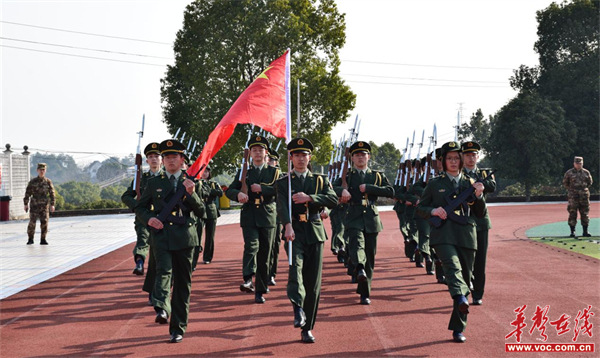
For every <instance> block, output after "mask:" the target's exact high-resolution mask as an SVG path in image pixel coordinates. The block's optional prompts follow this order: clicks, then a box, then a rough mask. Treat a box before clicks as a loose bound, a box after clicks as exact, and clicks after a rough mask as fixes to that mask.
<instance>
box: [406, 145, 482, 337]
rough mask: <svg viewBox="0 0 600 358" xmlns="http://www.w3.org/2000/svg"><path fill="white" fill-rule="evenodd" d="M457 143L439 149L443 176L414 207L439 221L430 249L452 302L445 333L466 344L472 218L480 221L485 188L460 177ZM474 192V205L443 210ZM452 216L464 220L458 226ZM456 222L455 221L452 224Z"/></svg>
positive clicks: (473, 232)
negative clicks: (453, 200)
mask: <svg viewBox="0 0 600 358" xmlns="http://www.w3.org/2000/svg"><path fill="white" fill-rule="evenodd" d="M460 151H461V149H460V143H458V142H448V143H446V144H444V145H443V146H442V163H443V166H444V171H445V173H444V174H442V175H441V176H439V177H437V178H434V179H431V180H430V181H429V183H428V184H427V186H426V187H425V190H424V192H423V196H422V197H421V200H420V202H419V205H418V207H417V212H418V215H420V216H421V217H422V218H425V219H429V218H431V217H432V216H437V217H439V218H440V219H441V220H442V224H441V225H440V226H439V227H434V228H432V230H431V238H430V239H431V246H432V247H433V248H434V249H435V251H436V253H437V255H438V257H439V258H440V259H441V260H442V265H443V266H442V267H443V269H444V275H445V276H446V283H447V284H448V290H449V292H450V295H451V297H452V299H453V301H454V308H453V310H452V315H451V317H450V323H449V324H448V329H449V330H451V331H452V337H453V339H454V341H455V342H460V343H462V342H465V341H466V338H465V336H464V334H463V332H464V331H465V328H466V326H467V314H468V313H469V302H468V301H467V298H466V297H467V296H468V295H469V293H470V292H469V282H470V280H471V277H472V269H473V262H474V260H475V252H476V250H477V231H476V227H475V225H476V224H475V219H474V216H477V217H479V218H483V217H484V216H485V211H486V206H485V199H484V198H483V191H484V189H485V188H484V186H483V184H482V183H480V182H474V181H473V180H472V179H469V178H467V177H466V176H464V175H462V173H461V169H462V165H463V162H462V157H461V155H460ZM471 186H473V187H474V189H475V192H474V195H475V199H473V201H471V202H468V205H467V203H466V202H464V203H461V205H459V207H458V208H457V209H456V210H455V211H454V212H451V213H447V212H446V211H445V210H444V208H443V207H444V206H446V205H447V204H448V202H447V201H446V197H447V196H448V195H453V196H452V197H453V198H456V196H457V195H458V194H460V193H462V192H463V191H465V190H467V189H468V188H469V187H471ZM454 215H456V216H457V217H459V218H460V219H462V220H464V223H459V222H458V221H459V220H458V219H454ZM455 220H457V221H455Z"/></svg>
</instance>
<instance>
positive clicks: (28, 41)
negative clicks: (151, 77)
mask: <svg viewBox="0 0 600 358" xmlns="http://www.w3.org/2000/svg"><path fill="white" fill-rule="evenodd" d="M0 39H2V40H9V41H18V42H26V43H31V44H38V45H46V46H55V47H64V48H72V49H78V50H86V51H97V52H106V53H115V54H118V55H128V56H140V57H152V58H160V59H165V60H172V59H173V58H172V57H160V56H151V55H142V54H137V53H129V52H118V51H109V50H101V49H95V48H89V47H77V46H69V45H59V44H51V43H47V42H38V41H30V40H21V39H12V38H8V37H0Z"/></svg>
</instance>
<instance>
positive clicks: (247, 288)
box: [240, 286, 254, 293]
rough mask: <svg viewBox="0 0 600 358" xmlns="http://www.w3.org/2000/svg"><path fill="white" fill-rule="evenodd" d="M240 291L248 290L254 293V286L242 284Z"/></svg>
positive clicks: (247, 291)
mask: <svg viewBox="0 0 600 358" xmlns="http://www.w3.org/2000/svg"><path fill="white" fill-rule="evenodd" d="M240 291H242V292H246V293H254V288H250V287H245V286H240Z"/></svg>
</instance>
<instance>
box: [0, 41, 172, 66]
mask: <svg viewBox="0 0 600 358" xmlns="http://www.w3.org/2000/svg"><path fill="white" fill-rule="evenodd" d="M0 47H7V48H14V49H18V50H25V51H33V52H43V53H51V54H54V55H63V56H71V57H81V58H89V59H93V60H104V61H112V62H124V63H134V64H138V65H147V66H155V67H165V66H166V65H157V64H154V63H146V62H135V61H124V60H114V59H110V58H102V57H93V56H83V55H72V54H69V53H62V52H54V51H44V50H34V49H31V48H24V47H16V46H7V45H0Z"/></svg>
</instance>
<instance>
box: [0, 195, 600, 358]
mask: <svg viewBox="0 0 600 358" xmlns="http://www.w3.org/2000/svg"><path fill="white" fill-rule="evenodd" d="M565 205H566V204H565ZM565 205H537V206H501V207H493V208H490V212H491V216H492V221H493V226H494V229H493V230H492V231H491V233H490V248H489V253H488V271H487V272H488V276H487V277H488V278H487V280H488V282H487V286H486V294H485V297H484V305H483V306H479V307H472V308H471V314H470V315H469V324H468V328H467V331H466V332H465V335H466V336H467V338H468V340H467V343H466V344H456V343H453V342H451V334H450V332H449V331H448V330H447V329H446V327H447V324H448V320H449V316H450V311H451V303H452V302H451V299H450V297H449V294H448V292H447V290H446V289H445V286H443V285H439V284H436V283H435V281H434V279H433V278H432V276H426V275H425V271H424V269H418V268H415V267H414V264H411V263H409V262H408V260H407V259H406V258H404V257H403V254H402V253H403V244H402V242H401V240H400V239H399V231H398V229H397V227H398V221H397V219H396V215H395V213H393V212H385V213H382V219H383V221H384V226H385V227H386V230H385V231H384V232H382V233H381V234H380V236H379V250H378V254H377V265H376V271H375V278H374V283H373V292H372V296H371V299H372V301H373V303H372V305H371V306H361V305H359V304H358V295H356V294H355V293H354V290H355V285H353V284H351V283H350V277H349V276H347V275H346V274H345V269H344V268H343V266H341V264H338V263H337V261H335V259H334V257H333V256H332V255H331V254H330V253H329V242H327V243H326V248H327V250H326V251H325V252H326V256H325V263H324V274H323V292H322V295H321V298H322V300H321V304H320V310H319V315H318V317H317V324H316V327H315V330H314V331H313V333H314V334H315V336H316V338H317V343H316V344H312V345H307V344H302V343H300V341H299V338H300V331H299V330H298V329H294V328H293V326H292V321H293V314H292V309H291V304H290V302H289V300H288V299H287V297H286V293H285V281H286V278H287V267H286V261H285V259H286V257H285V254H283V256H282V257H280V263H279V268H280V274H279V276H278V277H277V282H278V284H277V286H275V287H272V288H271V293H270V294H268V295H267V296H266V298H267V303H266V304H264V305H257V304H254V303H253V298H254V297H253V296H252V295H248V294H244V293H241V292H240V291H239V288H238V286H239V284H240V283H241V256H242V247H243V241H242V238H241V230H240V228H239V227H238V226H237V225H228V226H221V227H218V229H217V236H218V238H217V245H216V253H215V259H214V263H213V264H210V265H206V266H204V265H200V266H199V270H198V271H196V272H195V273H194V279H193V293H192V304H191V312H190V323H189V327H188V332H187V333H186V335H185V339H184V341H183V343H181V344H167V343H166V342H167V340H168V327H166V326H159V325H157V324H155V323H154V310H153V309H152V308H151V307H149V306H146V300H147V297H146V295H145V294H144V293H143V292H142V291H141V283H142V280H141V279H140V278H139V277H137V276H133V275H131V268H132V260H131V257H130V256H131V246H127V247H124V248H121V249H119V250H117V251H114V252H112V253H110V254H107V255H105V256H102V257H100V258H98V259H96V260H93V261H91V262H89V263H87V264H85V265H83V266H81V267H79V268H77V269H74V270H72V271H69V272H67V273H65V274H63V275H60V276H58V277H55V278H53V279H51V280H49V281H47V282H44V283H42V284H39V285H37V286H34V287H32V288H30V289H28V290H25V291H23V292H20V293H19V294H16V295H14V296H11V297H9V298H7V299H4V300H2V301H0V309H1V315H0V327H1V328H0V338H1V341H0V356H2V357H25V356H44V357H53V356H56V357H58V356H60V357H63V356H90V355H105V356H112V357H124V356H153V357H158V356H160V357H163V356H164V357H166V356H168V357H173V356H181V357H188V356H192V355H208V356H277V357H291V356H323V357H331V356H340V357H356V356H411V357H416V356H433V357H491V356H494V357H506V356H509V355H511V356H512V355H515V354H514V353H512V354H511V353H505V352H504V343H513V342H515V339H514V337H513V338H510V339H509V340H505V339H504V337H505V335H507V334H508V333H509V332H510V331H512V329H513V327H512V326H511V325H510V322H512V321H513V320H514V319H515V318H516V314H515V313H513V310H514V309H515V308H517V307H520V306H522V305H524V304H527V310H526V311H525V317H526V321H525V323H527V327H526V328H525V329H524V333H523V336H522V337H523V339H522V341H523V342H525V343H541V341H538V340H537V339H536V338H538V337H539V332H537V331H534V333H533V334H532V335H530V334H529V329H530V327H531V325H532V321H531V318H532V317H533V312H534V310H535V306H536V305H539V306H542V307H544V306H546V305H550V311H549V314H548V317H549V318H550V320H551V321H552V320H555V319H557V318H558V317H559V316H560V315H561V314H563V313H566V314H568V315H570V316H571V317H572V318H571V322H572V323H571V325H570V326H569V328H571V331H570V332H568V333H567V334H565V335H563V336H560V337H558V336H557V334H556V331H555V329H554V327H553V326H550V325H549V324H548V325H547V330H546V333H547V334H548V336H549V340H548V342H550V343H568V342H571V338H572V337H573V328H574V327H573V326H574V318H575V317H576V315H577V312H578V311H579V310H583V309H584V308H586V307H587V306H588V305H592V306H593V309H592V311H593V312H595V316H593V317H592V319H591V322H592V323H593V324H594V327H593V331H592V332H593V333H595V334H594V336H593V337H592V338H589V337H588V336H587V335H586V336H581V334H580V337H579V339H578V341H577V343H595V344H596V350H600V331H599V329H600V311H599V310H598V307H597V305H600V302H599V298H600V280H599V278H600V274H599V273H600V261H598V260H595V259H592V258H587V257H582V256H579V255H576V254H572V253H569V252H567V251H565V250H562V249H557V248H551V247H549V246H546V245H543V244H537V243H534V242H532V241H530V240H527V239H526V238H525V235H524V232H525V230H526V229H527V228H529V227H533V226H537V225H540V224H545V223H550V222H556V221H564V220H566V218H567V211H566V209H565ZM591 214H592V216H593V217H598V216H599V214H600V213H599V210H598V206H594V208H593V210H592V213H591ZM132 229H133V228H132ZM578 230H579V228H578ZM565 232H568V228H566V229H565ZM598 355H599V353H598V351H596V352H595V353H587V354H577V353H569V354H566V353H557V354H548V353H546V354H541V353H540V354H533V353H521V354H517V356H519V357H529V356H536V357H537V356H540V357H541V356H553V357H559V356H560V357H562V356H568V357H577V356H586V357H597V356H598Z"/></svg>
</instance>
